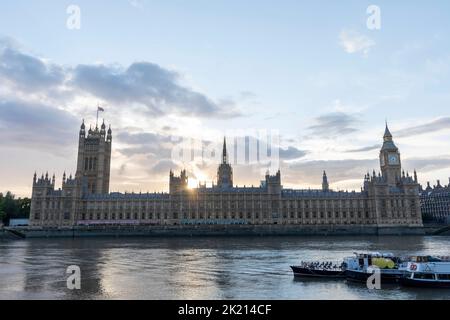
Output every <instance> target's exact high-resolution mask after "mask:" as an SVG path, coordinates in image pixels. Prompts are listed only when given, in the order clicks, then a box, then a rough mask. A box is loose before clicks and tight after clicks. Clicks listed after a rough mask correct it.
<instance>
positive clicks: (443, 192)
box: [420, 180, 450, 223]
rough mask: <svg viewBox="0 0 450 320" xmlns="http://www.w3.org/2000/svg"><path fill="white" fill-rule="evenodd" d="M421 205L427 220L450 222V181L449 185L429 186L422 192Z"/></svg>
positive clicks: (424, 217) (424, 218)
mask: <svg viewBox="0 0 450 320" xmlns="http://www.w3.org/2000/svg"><path fill="white" fill-rule="evenodd" d="M420 207H421V210H422V216H423V220H424V221H426V222H438V223H450V181H449V185H447V186H442V185H441V182H440V181H439V180H438V181H437V184H436V185H435V186H433V187H431V185H430V183H429V182H428V183H427V187H426V189H425V190H423V191H422V192H421V193H420Z"/></svg>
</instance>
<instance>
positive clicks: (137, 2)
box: [128, 0, 144, 9]
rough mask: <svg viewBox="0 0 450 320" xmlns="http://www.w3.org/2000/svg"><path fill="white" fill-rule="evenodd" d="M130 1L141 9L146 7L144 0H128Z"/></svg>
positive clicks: (133, 5)
mask: <svg viewBox="0 0 450 320" xmlns="http://www.w3.org/2000/svg"><path fill="white" fill-rule="evenodd" d="M128 3H129V4H130V5H131V6H132V7H134V8H138V9H141V8H143V7H144V3H143V1H142V0H128Z"/></svg>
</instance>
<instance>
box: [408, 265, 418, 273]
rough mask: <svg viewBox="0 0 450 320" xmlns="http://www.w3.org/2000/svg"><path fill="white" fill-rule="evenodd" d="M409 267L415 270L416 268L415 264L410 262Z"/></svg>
mask: <svg viewBox="0 0 450 320" xmlns="http://www.w3.org/2000/svg"><path fill="white" fill-rule="evenodd" d="M409 269H410V270H412V271H416V270H417V264H414V263H411V265H410V266H409Z"/></svg>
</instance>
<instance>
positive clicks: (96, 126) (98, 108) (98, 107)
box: [95, 103, 100, 128]
mask: <svg viewBox="0 0 450 320" xmlns="http://www.w3.org/2000/svg"><path fill="white" fill-rule="evenodd" d="M99 110H100V103H97V121H96V122H95V128H98V111H99Z"/></svg>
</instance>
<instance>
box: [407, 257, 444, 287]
mask: <svg viewBox="0 0 450 320" xmlns="http://www.w3.org/2000/svg"><path fill="white" fill-rule="evenodd" d="M400 283H401V284H402V285H404V286H409V287H428V288H450V258H449V257H431V256H418V257H413V258H412V259H411V261H410V262H408V266H407V268H406V273H405V275H404V277H402V278H401V279H400Z"/></svg>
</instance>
